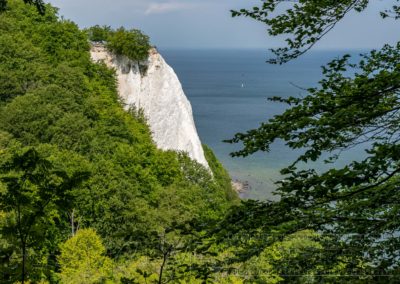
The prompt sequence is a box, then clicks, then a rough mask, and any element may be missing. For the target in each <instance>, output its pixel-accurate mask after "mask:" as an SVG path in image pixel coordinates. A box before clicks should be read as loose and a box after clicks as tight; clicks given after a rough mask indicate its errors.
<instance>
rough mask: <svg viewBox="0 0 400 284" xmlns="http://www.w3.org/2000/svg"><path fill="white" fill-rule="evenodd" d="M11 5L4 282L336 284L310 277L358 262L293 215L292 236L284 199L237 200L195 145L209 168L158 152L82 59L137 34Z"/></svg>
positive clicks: (1, 107)
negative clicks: (82, 26) (94, 45)
mask: <svg viewBox="0 0 400 284" xmlns="http://www.w3.org/2000/svg"><path fill="white" fill-rule="evenodd" d="M8 2H9V3H8V8H7V10H6V11H4V12H3V13H1V14H0V62H1V65H0V282H1V283H15V282H17V281H22V282H23V283H24V282H27V281H31V282H33V283H167V282H170V283H278V282H285V281H286V282H298V283H304V282H309V283H315V282H320V281H321V280H323V281H325V282H332V283H336V280H337V279H336V278H335V277H334V276H333V277H332V278H330V279H326V278H323V277H322V276H321V275H323V274H324V273H325V274H326V273H328V274H331V275H341V274H345V273H348V272H349V271H350V270H351V271H353V272H355V273H356V272H358V271H360V270H361V271H363V270H365V269H367V268H368V269H369V267H370V264H369V263H366V262H365V260H364V259H363V255H358V256H357V255H355V256H350V255H343V254H332V253H327V252H326V251H329V249H330V248H331V246H332V244H333V245H340V246H339V247H340V248H343V249H346V248H347V247H346V243H343V242H338V240H337V239H335V237H334V236H325V235H321V234H320V233H316V232H315V231H312V230H303V229H304V228H306V226H303V223H301V222H298V223H296V224H297V225H298V227H299V228H300V229H299V230H294V229H293V227H292V226H290V225H291V224H292V223H291V222H294V221H293V220H296V219H294V215H295V214H299V215H302V214H304V212H303V211H294V210H293V211H291V210H290V208H291V207H285V206H283V205H287V206H291V205H292V204H291V203H284V202H282V203H270V204H263V203H258V202H254V201H246V202H242V203H241V202H240V201H239V200H238V198H237V196H236V194H235V193H234V192H233V191H232V187H231V183H230V178H229V175H228V174H227V172H226V171H225V169H224V168H223V167H222V165H221V164H220V163H219V162H218V160H217V159H216V157H215V156H214V154H213V153H212V151H211V150H210V149H209V148H207V147H206V146H205V147H204V151H205V155H206V158H207V160H208V163H209V165H210V168H211V172H212V173H211V172H210V171H209V170H207V169H206V168H204V167H203V166H202V165H200V164H198V163H197V162H195V161H193V160H191V159H190V158H189V157H188V156H187V155H186V154H185V153H176V152H173V151H161V150H159V149H157V148H156V147H155V145H154V143H153V141H152V139H151V135H150V131H149V128H148V127H147V125H146V122H145V118H144V117H143V116H142V115H141V114H140V112H137V111H135V110H131V111H129V112H126V111H124V110H123V108H122V107H121V104H120V101H119V98H118V95H117V91H116V78H115V74H114V71H113V70H109V69H108V68H106V66H105V65H104V64H94V63H93V62H91V60H90V56H89V48H90V45H89V41H90V40H96V41H97V40H99V41H103V40H107V42H108V44H109V45H111V46H113V47H111V49H112V50H113V51H114V52H117V53H120V54H123V55H126V56H128V57H130V58H131V59H133V60H143V59H145V58H146V56H148V49H149V44H148V38H147V37H146V36H144V35H143V34H142V33H141V32H138V31H126V30H123V29H119V30H117V31H115V32H113V31H109V28H108V27H95V28H91V29H89V30H87V31H81V30H79V28H78V27H77V26H76V25H75V24H74V23H72V22H70V21H68V20H64V19H59V18H58V17H57V13H56V9H55V8H53V7H51V6H50V5H47V6H46V7H45V8H46V9H45V10H43V11H45V13H44V15H40V13H38V10H37V9H36V8H35V7H32V6H31V5H24V1H18V0H10V1H8ZM25 2H32V1H25ZM33 2H34V1H33ZM113 48H115V49H113ZM129 52H132V53H131V54H130V53H129ZM387 103H388V104H389V103H390V102H389V101H388V102H387ZM377 111H378V110H377ZM287 200H290V201H292V200H293V199H289V198H288V199H287ZM299 200H301V198H299ZM282 204H283V205H282ZM293 208H295V207H293ZM350 209H351V208H349V210H350ZM320 213H321V212H320ZM322 213H323V212H322ZM296 222H297V220H296ZM282 232H285V233H287V234H286V235H282V234H281V233H282ZM290 233H293V234H290ZM350 280H354V279H350ZM361 280H369V279H368V278H364V279H361ZM342 282H343V281H342Z"/></svg>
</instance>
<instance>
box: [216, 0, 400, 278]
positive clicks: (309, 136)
mask: <svg viewBox="0 0 400 284" xmlns="http://www.w3.org/2000/svg"><path fill="white" fill-rule="evenodd" d="M285 2H288V3H286V4H285ZM387 2H389V1H386V2H385V4H388V5H390V4H389V3H387ZM397 2H398V1H396V0H395V1H392V6H388V7H387V8H388V9H383V11H382V12H381V16H382V17H383V18H388V17H389V18H395V19H398V18H399V11H400V10H399V6H398V5H396V3H397ZM371 3H372V1H368V0H357V1H353V0H351V1H350V0H341V1H329V0H327V1H280V0H268V1H263V3H262V5H261V7H254V8H252V9H250V10H246V9H242V10H240V11H233V16H239V15H244V16H248V17H251V18H254V19H256V20H258V21H261V22H263V23H265V24H266V25H268V32H269V34H270V35H272V36H278V35H285V36H286V37H287V39H286V42H287V46H284V47H282V48H278V49H275V50H273V52H274V54H275V55H276V56H277V58H274V59H272V60H270V62H272V63H285V62H287V61H289V60H291V59H294V58H296V57H298V56H300V55H301V54H303V53H304V52H306V51H307V50H308V49H310V48H311V47H312V46H313V45H314V44H315V43H316V42H317V41H318V40H320V39H321V38H322V37H323V36H324V35H325V34H326V33H327V32H329V31H330V30H331V29H332V28H334V26H335V25H336V23H337V22H339V21H340V20H342V19H343V18H344V17H345V16H346V14H348V13H349V12H350V11H352V10H355V11H357V12H362V11H363V10H365V9H366V8H367V7H368V5H370V4H371ZM282 5H286V6H284V8H285V9H281V8H282V7H280V6H282ZM307 93H308V94H307V95H305V96H302V97H297V96H296V97H289V98H281V97H274V98H271V100H272V101H275V102H280V103H286V104H288V105H289V108H288V109H287V110H286V111H285V112H283V113H282V114H280V115H276V116H275V117H274V118H272V119H270V120H269V121H267V122H265V123H262V124H261V126H260V127H259V128H258V129H254V130H250V131H248V132H247V133H239V134H236V136H235V137H234V138H233V139H232V140H230V141H229V142H232V143H238V142H241V143H243V145H244V147H243V149H242V150H240V151H238V152H235V153H233V156H247V155H250V154H252V153H254V152H256V151H269V150H270V145H271V144H272V143H273V142H274V141H277V140H281V141H284V142H286V145H287V146H288V147H290V148H292V149H302V150H304V153H303V154H302V155H300V156H299V157H298V159H297V160H296V161H294V163H293V164H292V165H291V166H289V167H287V168H285V169H283V170H282V174H284V175H285V179H284V180H282V181H280V182H278V189H277V194H279V196H280V199H281V200H280V202H276V203H255V204H253V203H245V204H243V208H242V209H241V210H244V211H247V210H253V212H258V213H257V214H256V213H253V214H252V215H247V216H244V218H241V216H238V215H237V214H232V215H231V217H230V218H228V219H227V220H228V221H226V222H224V223H223V224H225V225H226V226H231V230H234V231H236V232H237V231H241V230H242V231H243V233H248V231H249V230H251V231H254V233H255V234H256V232H261V231H262V232H263V234H272V233H273V232H276V231H277V232H279V233H280V234H289V233H293V232H295V231H297V230H304V229H313V230H317V231H318V232H320V233H322V234H323V235H324V236H330V240H331V246H332V247H334V249H333V250H332V251H330V253H328V252H326V257H325V258H326V261H328V258H330V259H335V258H336V259H337V258H340V257H343V256H346V257H350V259H352V260H351V261H353V263H354V258H359V259H363V263H365V264H367V265H366V266H364V267H363V269H361V270H357V271H358V272H357V273H353V272H354V270H353V271H352V270H350V272H349V273H348V274H354V275H355V278H354V279H353V281H363V279H364V281H366V280H365V278H363V277H366V278H367V279H370V280H369V281H374V282H379V281H394V282H396V281H398V280H399V273H398V272H399V269H400V267H399V262H398V260H399V257H400V242H399V232H400V221H399V220H400V219H399V204H400V203H399V201H400V190H399V177H400V175H399V173H400V155H399V153H400V144H399V141H400V140H399V137H400V128H399V121H400V116H399V115H400V113H399V109H400V107H399V105H400V101H399V99H400V98H399V94H400V44H399V43H398V44H395V45H393V46H391V45H387V44H386V45H384V46H383V47H382V48H381V49H380V50H373V51H371V52H369V53H366V54H363V55H361V58H360V59H359V61H358V62H357V61H355V60H352V58H351V56H350V55H345V56H343V57H341V58H338V59H335V60H333V61H331V62H330V63H329V64H327V66H325V67H323V79H322V80H321V81H320V82H319V86H318V87H316V88H310V89H308V90H307ZM355 146H357V147H363V148H364V149H366V151H365V155H364V157H360V160H359V161H354V162H352V163H349V164H348V165H346V166H344V167H343V168H335V169H330V170H327V171H326V172H318V171H316V170H315V169H314V168H313V167H312V165H310V166H309V168H308V169H307V167H306V166H307V165H308V163H309V162H313V161H318V160H319V161H321V159H322V157H324V159H326V163H331V162H334V161H335V160H336V159H337V158H338V157H340V156H341V155H345V153H346V150H349V149H352V148H353V147H355ZM326 155H329V156H330V157H329V158H326ZM300 163H303V164H302V166H301V167H299V164H300ZM304 165H305V166H304ZM304 168H306V169H304ZM245 228H246V229H245ZM255 242H257V241H255ZM258 244H259V249H256V250H254V245H252V246H250V247H248V248H247V249H245V250H244V254H246V253H247V254H249V255H251V254H257V253H259V251H260V250H261V249H262V247H263V246H266V245H268V242H265V240H264V241H263V240H261V238H259V243H258ZM328 255H329V256H328ZM350 255H351V256H350ZM327 256H328V257H327ZM372 279H373V280H372Z"/></svg>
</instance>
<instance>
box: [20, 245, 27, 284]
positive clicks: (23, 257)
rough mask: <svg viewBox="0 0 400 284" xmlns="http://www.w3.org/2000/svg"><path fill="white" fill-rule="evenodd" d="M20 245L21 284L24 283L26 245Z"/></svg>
mask: <svg viewBox="0 0 400 284" xmlns="http://www.w3.org/2000/svg"><path fill="white" fill-rule="evenodd" d="M21 245H22V275H21V283H22V284H24V283H25V263H26V243H25V241H22V242H21Z"/></svg>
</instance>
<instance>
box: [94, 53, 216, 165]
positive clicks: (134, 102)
mask: <svg viewBox="0 0 400 284" xmlns="http://www.w3.org/2000/svg"><path fill="white" fill-rule="evenodd" d="M90 53H91V57H92V60H93V61H95V62H98V61H104V63H105V64H106V65H107V66H108V67H110V68H114V69H115V70H116V73H117V78H118V92H119V96H120V97H121V99H122V101H123V102H124V103H125V109H129V108H130V107H131V106H135V107H136V108H140V109H143V111H144V114H145V116H146V118H147V121H148V123H149V126H150V130H151V132H152V137H153V140H154V142H155V143H156V145H157V147H158V148H160V149H163V150H178V151H184V152H187V153H188V155H189V157H190V158H192V159H193V160H196V161H197V162H199V163H200V164H202V165H204V166H205V167H206V168H209V166H208V163H207V161H206V159H205V156H204V152H203V147H202V146H201V142H200V139H199V136H198V134H197V130H196V126H195V124H194V120H193V114H192V107H191V105H190V102H189V100H188V99H187V98H186V96H185V94H184V92H183V90H182V86H181V83H180V82H179V79H178V77H177V76H176V74H175V72H174V70H173V69H172V68H171V67H170V66H169V65H168V64H167V63H166V62H165V61H164V59H163V58H162V56H161V55H160V54H159V53H158V52H157V51H156V50H155V49H153V50H151V51H150V54H149V58H148V60H147V62H141V63H140V64H141V65H142V64H143V65H146V66H147V72H146V74H145V75H144V76H143V75H141V72H140V71H139V63H138V62H134V61H132V60H129V59H128V58H126V57H124V56H115V55H113V54H111V53H110V52H108V51H107V50H106V49H105V47H104V46H103V45H93V46H92V49H91V52H90Z"/></svg>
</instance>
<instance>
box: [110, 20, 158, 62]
mask: <svg viewBox="0 0 400 284" xmlns="http://www.w3.org/2000/svg"><path fill="white" fill-rule="evenodd" d="M107 48H108V49H109V50H110V51H111V52H114V53H115V54H117V55H124V56H126V57H128V58H129V59H131V60H135V61H141V60H145V59H147V57H148V55H149V50H150V48H151V45H150V39H149V37H148V36H147V35H145V34H143V33H142V32H141V31H140V30H136V29H132V30H125V29H124V28H123V27H121V28H119V29H117V30H116V31H114V32H111V34H110V36H109V38H108V42H107Z"/></svg>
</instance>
